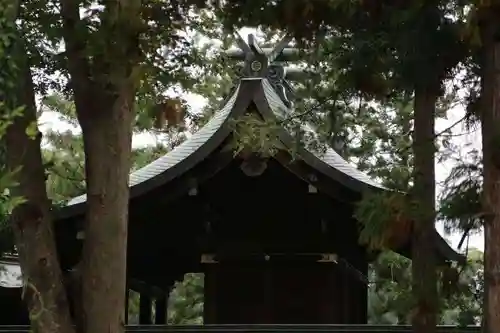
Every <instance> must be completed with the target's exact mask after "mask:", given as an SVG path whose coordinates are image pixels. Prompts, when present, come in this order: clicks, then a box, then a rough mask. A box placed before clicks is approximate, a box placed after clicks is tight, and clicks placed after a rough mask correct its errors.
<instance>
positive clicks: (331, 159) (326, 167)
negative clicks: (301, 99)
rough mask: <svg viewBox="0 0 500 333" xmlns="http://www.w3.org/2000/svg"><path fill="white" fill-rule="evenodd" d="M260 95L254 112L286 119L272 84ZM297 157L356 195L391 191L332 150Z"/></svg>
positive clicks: (458, 258) (445, 249)
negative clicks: (365, 192)
mask: <svg viewBox="0 0 500 333" xmlns="http://www.w3.org/2000/svg"><path fill="white" fill-rule="evenodd" d="M260 94H261V95H262V97H263V98H256V103H259V104H257V109H258V110H259V112H261V113H262V115H263V116H264V117H277V118H281V119H283V118H285V117H286V113H287V112H290V110H289V109H288V108H287V107H286V106H285V105H284V103H283V102H282V100H281V98H280V97H279V96H278V95H277V94H276V92H275V90H274V88H273V87H272V85H271V84H270V83H269V81H268V80H266V79H263V80H262V88H261V92H260ZM302 129H303V130H304V131H307V132H309V133H311V134H313V135H317V134H316V133H315V131H314V129H313V128H312V127H311V126H310V125H308V124H304V125H303V126H302ZM285 134H286V135H283V138H282V140H283V141H285V142H284V143H285V145H287V144H288V147H289V148H291V147H292V144H291V142H290V141H291V140H292V138H291V134H290V133H285ZM299 155H300V156H301V158H302V159H303V160H304V161H305V162H306V163H307V164H308V165H310V166H311V167H313V168H314V169H316V170H318V171H320V172H322V173H323V174H325V175H326V176H328V177H329V178H332V179H335V180H337V181H339V182H340V183H342V184H344V185H345V186H347V187H349V188H350V189H352V190H354V191H356V192H360V193H361V192H364V191H366V190H385V191H390V189H387V188H385V187H384V186H382V185H381V184H379V183H377V182H375V181H374V180H373V179H372V178H370V177H369V176H368V175H367V174H366V173H364V172H362V171H360V170H358V169H357V168H356V167H355V166H354V165H352V164H350V163H349V162H348V161H346V160H345V159H344V158H343V157H342V156H340V155H339V154H338V153H337V152H336V151H335V150H334V149H333V148H332V147H327V149H326V151H325V152H324V153H321V152H314V151H310V150H308V149H305V148H304V149H301V151H300V152H299ZM434 238H435V248H436V251H437V252H438V253H439V254H440V255H441V256H442V257H443V258H445V259H446V260H448V261H455V262H459V263H464V262H465V261H466V257H465V256H464V255H462V254H460V253H458V252H457V251H455V250H454V249H453V248H452V247H451V246H450V245H449V244H448V243H447V242H446V240H445V239H444V238H443V237H442V236H441V235H440V234H439V233H438V232H437V230H434Z"/></svg>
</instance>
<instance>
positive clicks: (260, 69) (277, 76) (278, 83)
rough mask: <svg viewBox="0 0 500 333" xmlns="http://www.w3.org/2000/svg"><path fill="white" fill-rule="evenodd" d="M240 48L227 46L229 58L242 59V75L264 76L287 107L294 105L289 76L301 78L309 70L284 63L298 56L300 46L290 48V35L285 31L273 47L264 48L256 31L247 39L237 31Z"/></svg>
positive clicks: (240, 68)
mask: <svg viewBox="0 0 500 333" xmlns="http://www.w3.org/2000/svg"><path fill="white" fill-rule="evenodd" d="M235 37H236V45H237V46H238V48H237V49H230V50H227V51H226V52H225V53H226V55H227V56H228V57H229V58H232V59H236V60H240V61H242V62H241V63H239V74H240V77H242V78H246V79H251V78H265V79H267V80H268V81H269V83H270V84H271V85H272V86H273V88H274V90H275V91H276V93H277V94H278V96H279V97H280V99H281V100H282V101H283V103H284V104H285V105H286V106H287V107H292V101H291V100H292V99H293V96H294V91H293V88H292V86H291V85H290V83H289V82H288V80H297V79H301V78H302V77H303V76H304V75H303V74H306V73H307V72H306V71H304V70H302V69H298V68H290V67H287V66H285V62H288V61H291V60H298V58H299V55H300V53H299V50H298V49H296V48H290V47H288V45H289V44H290V42H291V41H292V36H291V35H288V34H287V35H285V36H284V37H283V38H282V39H281V40H280V41H279V42H278V43H277V44H276V45H275V46H274V47H273V48H261V47H260V46H259V44H258V43H257V40H256V38H255V36H254V35H252V34H250V35H248V39H247V40H246V41H245V40H244V39H243V37H241V35H240V34H238V33H235Z"/></svg>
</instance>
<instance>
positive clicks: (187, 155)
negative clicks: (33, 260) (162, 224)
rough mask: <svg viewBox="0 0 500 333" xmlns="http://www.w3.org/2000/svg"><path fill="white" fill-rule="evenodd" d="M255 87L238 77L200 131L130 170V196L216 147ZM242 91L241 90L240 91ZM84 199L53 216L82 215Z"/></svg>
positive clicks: (173, 175)
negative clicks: (218, 107) (228, 93)
mask: <svg viewBox="0 0 500 333" xmlns="http://www.w3.org/2000/svg"><path fill="white" fill-rule="evenodd" d="M256 87H257V83H256V82H251V81H245V80H241V81H240V83H239V84H238V86H236V88H235V89H234V91H233V92H232V93H231V95H230V96H229V97H228V98H227V99H226V100H225V101H224V102H223V104H222V106H221V108H220V110H219V111H217V112H215V113H214V115H213V116H212V117H211V118H210V120H209V121H208V122H207V123H206V124H205V125H204V126H203V127H202V128H201V129H200V130H198V131H197V132H195V133H194V134H193V135H192V136H190V137H189V138H188V139H187V140H185V141H184V142H182V143H181V144H180V145H178V146H177V147H175V148H174V149H172V150H171V151H170V152H168V153H167V154H165V155H164V156H162V157H160V158H158V159H156V160H155V161H153V162H151V163H149V164H148V165H146V166H144V167H142V168H140V169H138V170H136V171H134V172H132V173H131V174H130V177H129V188H130V198H134V197H137V196H139V195H141V194H142V193H145V192H147V191H149V190H151V189H154V188H156V187H158V186H161V185H163V184H165V183H167V182H168V181H170V180H172V179H174V178H176V177H177V176H179V175H181V174H183V173H184V172H186V171H188V170H190V169H191V168H192V167H194V166H195V165H196V164H197V163H198V162H200V161H202V160H203V159H204V158H205V157H207V156H208V155H209V154H210V153H211V152H212V151H214V150H215V149H216V148H217V147H219V145H220V144H221V143H222V141H223V140H224V139H225V138H226V137H227V136H228V135H229V133H230V130H229V128H228V126H225V125H226V123H227V122H228V120H229V119H230V118H232V117H233V116H235V113H238V111H239V112H243V111H244V110H246V108H247V106H248V105H249V104H250V103H251V101H252V98H253V95H254V94H253V93H251V92H252V91H255V90H256V89H255V88H256ZM242 91H244V92H245V93H240V92H242ZM249 92H250V93H249ZM86 201H87V196H86V194H83V195H80V196H77V197H75V198H73V199H71V200H70V201H69V202H68V204H67V205H66V206H64V207H62V208H60V209H58V210H56V211H55V218H56V219H65V218H69V217H72V216H76V215H81V214H83V213H84V212H85V205H86Z"/></svg>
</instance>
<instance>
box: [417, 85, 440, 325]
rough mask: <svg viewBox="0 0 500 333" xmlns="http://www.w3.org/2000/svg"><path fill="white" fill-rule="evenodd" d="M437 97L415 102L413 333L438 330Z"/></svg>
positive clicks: (428, 94)
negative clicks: (435, 223) (435, 251)
mask: <svg viewBox="0 0 500 333" xmlns="http://www.w3.org/2000/svg"><path fill="white" fill-rule="evenodd" d="M436 96H437V95H436V94H435V93H434V91H429V90H426V89H418V90H416V91H415V102H414V118H415V127H414V138H413V153H414V159H415V162H414V163H415V166H414V168H415V169H414V178H413V180H414V187H413V192H412V195H413V197H412V200H413V205H412V209H413V210H414V211H413V212H412V213H413V214H414V216H415V217H414V218H415V221H416V223H415V226H414V231H413V239H412V244H413V248H412V275H413V279H412V288H413V290H412V292H413V297H414V300H415V309H414V311H415V312H414V314H413V318H412V325H413V332H415V333H432V332H435V331H436V322H437V320H436V315H437V284H436V282H437V281H436V264H435V258H434V247H433V244H434V243H433V233H434V228H435V226H434V219H435V170H434V154H435V150H436V148H435V143H434V136H435V134H434V121H435V120H434V117H435V104H436V98H437V97H436Z"/></svg>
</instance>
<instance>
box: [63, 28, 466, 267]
mask: <svg viewBox="0 0 500 333" xmlns="http://www.w3.org/2000/svg"><path fill="white" fill-rule="evenodd" d="M290 40H291V37H290V36H285V38H284V39H282V40H281V41H280V42H279V43H278V44H277V45H276V46H275V48H273V49H272V50H270V51H269V52H267V51H266V50H264V49H261V48H260V47H259V46H258V45H257V42H256V40H255V38H254V37H253V36H252V35H249V36H248V42H245V41H244V40H243V39H242V38H241V37H239V36H238V38H237V43H238V46H239V48H240V51H238V52H236V53H234V54H233V58H235V59H239V60H243V67H242V71H241V74H242V78H241V79H240V80H239V83H238V85H237V87H236V88H235V89H234V91H233V92H232V93H231V94H230V96H229V97H228V98H227V99H226V101H225V102H224V103H223V105H222V107H221V109H220V110H219V111H217V112H216V113H215V114H214V115H213V117H212V118H211V119H210V121H209V122H208V123H207V124H206V125H205V126H203V127H202V128H201V129H200V130H199V131H197V132H196V133H195V134H194V135H192V136H191V137H190V138H189V139H187V140H186V141H184V142H183V143H182V144H180V145H179V146H177V147H176V148H174V149H173V150H172V151H171V152H169V153H167V154H166V155H164V156H163V157H160V158H159V159H157V160H156V161H154V162H152V163H150V164H148V165H146V166H145V167H143V168H141V169H139V170H137V171H135V172H132V173H131V174H130V179H129V184H130V185H129V186H130V198H134V197H137V196H140V195H141V194H143V193H146V192H149V191H151V190H153V189H155V188H158V187H159V186H162V185H164V184H166V183H168V182H169V181H171V180H173V179H175V178H176V177H178V176H180V175H183V174H184V173H185V172H187V171H189V170H191V169H192V168H193V167H194V166H196V165H197V164H198V163H199V162H201V161H202V160H203V159H205V158H206V157H208V156H209V155H210V154H211V153H212V152H214V151H215V150H216V149H217V148H219V147H220V146H221V144H222V143H223V142H224V140H225V139H226V138H227V137H228V136H229V135H230V134H231V129H230V126H227V125H228V121H229V120H230V119H232V118H238V117H240V116H242V115H243V114H244V113H245V112H247V109H248V107H249V106H250V104H251V103H252V102H253V103H254V104H255V105H256V107H257V111H258V112H259V113H260V114H261V115H262V116H263V118H264V119H269V120H275V119H283V118H285V117H286V116H287V115H288V114H290V113H291V111H292V110H291V108H292V103H291V102H290V100H289V93H290V92H291V90H292V88H291V87H290V85H289V84H288V82H287V78H288V71H287V68H285V67H284V66H283V64H282V63H280V62H278V59H281V60H280V61H287V59H286V52H285V51H286V50H287V49H286V47H287V45H288V43H289V42H290ZM288 53H290V52H288ZM292 53H293V52H292ZM302 129H303V130H305V131H307V132H309V133H311V134H313V135H316V133H315V131H314V130H313V129H312V127H311V126H310V125H308V124H303V125H302ZM279 139H280V141H281V143H282V144H283V145H284V146H285V147H286V148H288V149H295V148H296V145H294V143H293V141H294V140H293V137H292V135H291V134H290V133H289V132H287V131H286V129H285V128H283V129H282V131H281V132H280V133H279ZM296 153H297V155H299V157H300V159H301V160H302V161H304V162H305V163H306V164H308V165H309V166H310V167H312V168H313V169H315V170H317V171H318V172H320V173H322V174H324V175H326V176H327V177H328V178H330V179H332V180H334V181H336V182H338V183H340V184H342V185H343V186H345V187H346V188H348V189H350V190H352V191H354V192H357V193H362V192H364V191H365V190H385V189H384V187H383V186H381V185H380V184H378V183H377V182H375V181H374V180H372V179H371V178H370V177H369V176H368V175H366V174H365V173H363V172H361V171H360V170H358V169H357V168H356V167H355V166H353V165H351V164H350V163H348V162H347V161H346V160H344V159H343V158H342V157H341V156H340V155H339V154H338V153H337V152H336V151H335V150H334V149H333V148H331V147H327V149H326V151H324V152H321V153H320V152H317V151H312V150H308V149H307V148H305V147H300V148H299V149H298V150H296ZM85 203H86V196H85V195H81V196H78V197H76V198H73V199H72V200H70V202H69V203H68V205H67V206H66V207H64V208H62V209H61V210H59V211H57V212H56V214H57V217H58V218H66V217H71V216H75V215H81V214H83V213H84V211H85ZM435 238H436V242H435V244H436V249H437V250H438V252H439V253H440V254H441V255H442V256H443V257H444V258H447V259H448V260H455V261H462V260H463V257H462V256H461V255H459V254H458V253H456V252H455V251H454V250H453V249H452V248H451V247H450V246H449V245H448V244H447V243H446V241H445V240H444V239H443V238H442V237H441V236H440V235H439V234H438V233H437V231H436V232H435Z"/></svg>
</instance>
